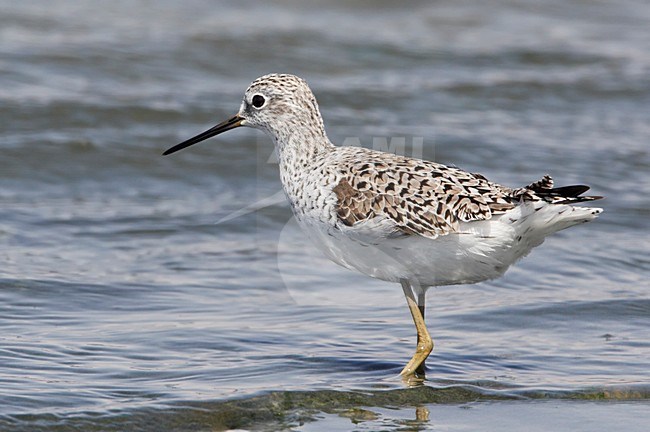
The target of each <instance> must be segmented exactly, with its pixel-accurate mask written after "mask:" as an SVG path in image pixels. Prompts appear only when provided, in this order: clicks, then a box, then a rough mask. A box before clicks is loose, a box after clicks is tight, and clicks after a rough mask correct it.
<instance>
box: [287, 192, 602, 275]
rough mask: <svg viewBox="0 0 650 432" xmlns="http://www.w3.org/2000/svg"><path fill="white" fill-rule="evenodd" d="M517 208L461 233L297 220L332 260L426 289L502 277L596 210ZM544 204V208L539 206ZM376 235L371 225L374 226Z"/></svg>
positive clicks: (463, 228)
mask: <svg viewBox="0 0 650 432" xmlns="http://www.w3.org/2000/svg"><path fill="white" fill-rule="evenodd" d="M536 205H537V206H538V207H537V208H535V206H534V205H533V204H530V205H522V206H518V207H516V208H515V209H513V210H511V211H509V212H506V213H505V214H503V215H500V216H497V217H493V218H492V219H490V220H486V221H474V222H467V223H461V226H460V231H459V232H458V233H453V234H448V235H444V236H440V237H438V238H436V239H430V238H426V237H421V236H417V235H410V236H403V237H398V238H386V237H380V236H377V237H374V238H373V237H372V236H367V235H364V233H362V234H361V235H358V234H359V231H360V230H359V229H357V228H347V227H342V228H340V227H334V226H331V225H328V224H323V223H322V222H320V221H317V220H315V219H311V218H309V217H303V218H298V222H299V224H300V226H301V228H302V229H303V231H305V232H306V233H307V235H308V236H309V237H310V238H311V240H312V241H313V242H314V244H315V245H316V246H317V247H318V248H320V249H321V250H322V251H323V252H324V253H325V254H326V255H327V256H328V257H329V258H330V259H331V260H332V261H334V262H336V263H337V264H339V265H342V266H344V267H347V268H349V269H353V270H357V271H359V272H361V273H363V274H366V275H368V276H371V277H373V278H376V279H381V280H385V281H390V282H399V281H400V279H408V280H409V281H410V282H411V283H413V284H417V285H420V286H422V287H428V286H438V285H455V284H467V283H476V282H481V281H485V280H488V279H493V278H496V277H499V276H501V275H502V274H503V273H504V272H505V271H506V270H507V269H508V267H509V266H510V265H511V264H513V263H514V262H516V261H517V260H518V259H520V258H522V257H524V256H525V255H527V254H528V253H529V252H530V251H531V249H532V248H534V247H535V246H538V245H540V244H541V243H542V242H543V241H544V237H546V236H547V235H549V234H551V233H553V232H556V231H558V230H561V229H564V228H567V227H569V226H572V225H575V224H578V223H582V222H587V221H588V220H591V219H593V217H594V212H593V210H599V209H588V208H584V207H583V208H581V207H572V206H569V205H547V204H539V203H538V204H536ZM540 206H541V207H540ZM370 230H371V231H372V227H370Z"/></svg>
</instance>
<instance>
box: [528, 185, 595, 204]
mask: <svg viewBox="0 0 650 432" xmlns="http://www.w3.org/2000/svg"><path fill="white" fill-rule="evenodd" d="M588 190H589V186H586V185H571V186H562V187H557V188H552V189H537V190H535V193H537V195H539V196H540V197H541V198H544V199H547V200H550V201H553V202H554V203H556V204H570V203H578V202H583V201H595V200H598V199H601V198H603V197H602V196H580V195H582V194H583V193H585V192H587V191H588Z"/></svg>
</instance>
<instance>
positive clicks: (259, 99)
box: [252, 95, 266, 108]
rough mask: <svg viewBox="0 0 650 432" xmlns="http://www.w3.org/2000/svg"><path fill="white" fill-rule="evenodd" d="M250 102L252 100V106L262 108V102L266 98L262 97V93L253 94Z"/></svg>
mask: <svg viewBox="0 0 650 432" xmlns="http://www.w3.org/2000/svg"><path fill="white" fill-rule="evenodd" d="M252 102H253V106H254V107H255V108H262V106H263V105H264V102H266V100H265V99H264V96H262V95H255V96H253V100H252Z"/></svg>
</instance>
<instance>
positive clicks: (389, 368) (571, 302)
mask: <svg viewBox="0 0 650 432" xmlns="http://www.w3.org/2000/svg"><path fill="white" fill-rule="evenodd" d="M648 22H650V3H648V2H647V1H643V0H638V1H634V0H630V1H625V0H624V1H620V2H584V1H578V0H562V1H556V0H550V1H546V2H539V1H536V0H535V1H533V0H530V1H527V0H525V1H513V0H504V1H497V0H490V1H484V2H456V1H438V2H414V3H411V4H409V5H404V4H401V3H397V2H388V1H379V2H369V1H353V2H347V3H342V2H341V3H337V2H333V1H331V2H326V1H321V2H300V1H298V0H295V1H281V2H277V3H275V4H271V3H267V4H261V3H256V2H252V1H240V2H225V1H208V0H203V1H200V0H190V1H183V2H175V1H158V2H151V1H128V2H127V1H115V2H92V1H72V0H55V1H50V2H32V1H21V2H16V1H4V0H3V1H0V152H1V154H0V430H15V431H35V430H56V431H72V430H156V431H157V430H179V431H180V430H221V429H227V428H253V429H265V428H266V429H292V430H349V429H355V430H378V429H382V430H398V429H399V430H426V429H429V428H431V429H434V430H476V429H482V430H503V429H504V428H513V429H516V428H518V427H519V428H521V427H523V426H527V427H528V429H527V430H572V431H575V430H581V429H582V430H598V429H600V428H602V429H601V430H624V429H625V430H647V425H648V423H649V422H650V410H649V409H648V406H649V405H650V403H649V402H650V331H649V329H650V289H649V288H650V284H649V283H648V280H649V278H650V254H649V252H650V198H649V197H650V50H649V49H648V48H649V47H650V30H649V29H650V27H648ZM269 72H290V73H294V74H297V75H300V76H302V77H304V78H305V79H307V80H308V82H309V83H310V85H311V86H312V88H313V90H314V92H315V94H316V96H317V97H318V99H319V101H320V104H321V110H322V113H323V115H324V117H325V123H326V127H327V129H328V133H329V136H330V138H332V140H333V141H334V142H336V143H339V144H342V143H345V144H357V145H359V144H360V145H363V146H366V147H375V148H391V149H393V150H394V151H399V152H403V153H405V154H407V155H415V156H422V157H424V158H427V159H435V160H437V161H439V162H443V163H449V164H455V165H458V166H460V167H462V168H464V169H467V170H470V171H472V172H480V173H482V174H484V175H486V176H487V177H489V178H491V179H493V180H495V181H498V182H501V183H503V184H506V185H510V186H519V185H523V184H526V183H528V182H530V181H533V180H536V179H537V178H539V177H541V176H542V175H543V174H546V173H548V174H551V175H553V176H554V178H555V179H556V182H557V184H575V183H585V184H589V185H591V186H592V192H593V193H594V194H597V195H604V196H606V199H605V200H604V201H601V202H599V204H600V205H601V206H602V207H603V208H604V209H605V212H604V213H603V214H602V215H601V216H600V217H599V218H598V219H597V220H596V221H594V222H592V223H590V224H587V225H581V226H578V227H574V228H572V229H570V230H566V231H563V232H560V233H558V234H557V235H555V236H553V237H552V238H549V239H548V240H547V241H546V242H545V244H543V245H542V246H540V247H539V248H537V249H536V250H534V251H533V253H532V254H531V255H530V256H528V257H527V258H525V259H524V260H522V261H521V262H520V263H518V265H516V266H515V267H513V268H512V269H511V270H510V271H509V272H508V273H507V274H506V275H505V277H503V278H501V279H499V280H496V281H491V282H485V283H481V284H477V285H474V286H455V287H443V288H436V289H432V290H430V291H429V295H428V308H427V311H428V312H427V313H428V317H427V321H428V325H429V329H430V331H431V333H432V335H433V337H434V340H435V342H436V347H435V350H434V352H433V354H432V356H431V357H430V360H429V361H428V367H429V371H428V378H429V380H428V381H427V382H426V383H425V385H424V386H421V387H417V388H411V389H409V388H406V387H405V386H404V384H403V383H402V381H401V380H400V379H399V377H398V373H399V371H400V370H401V367H402V366H403V364H404V363H405V362H406V361H407V360H408V358H409V357H410V355H411V354H412V350H413V349H414V343H415V341H414V336H415V335H414V329H413V324H412V322H411V318H410V316H409V313H408V309H407V307H406V304H405V301H404V299H403V295H402V292H401V289H400V288H399V287H398V286H393V285H391V284H387V283H383V282H380V281H374V280H370V279H368V278H366V277H364V276H361V275H358V274H355V273H352V272H350V271H348V270H345V269H342V268H339V267H337V266H335V265H334V264H332V263H330V262H329V261H328V260H327V259H326V258H324V257H323V256H322V255H321V254H320V253H319V252H318V251H317V250H315V249H314V248H313V246H311V245H310V244H309V243H308V242H307V240H306V239H305V237H304V236H303V235H302V234H301V233H300V232H299V231H298V229H297V227H296V225H295V224H294V222H293V221H292V219H291V212H290V209H289V208H288V206H287V205H286V204H285V203H284V201H283V199H282V195H279V194H278V192H279V191H280V181H279V177H278V172H277V165H276V164H275V163H274V158H273V155H272V154H273V149H272V145H271V142H270V141H269V140H268V139H267V138H266V137H265V136H263V135H262V134H261V133H259V132H256V131H253V130H238V131H234V132H231V133H229V134H227V135H224V136H221V137H219V138H218V139H214V140H211V141H209V142H206V143H202V144H200V145H197V146H195V147H192V148H191V149H188V150H185V151H183V152H181V153H178V154H175V155H173V156H169V157H162V156H161V153H162V151H164V150H165V149H167V148H168V147H170V146H171V145H174V144H176V143H177V142H180V141H181V140H183V139H185V138H188V137H190V136H193V135H194V134H196V133H198V132H201V131H203V130H205V129H207V128H208V127H211V126H212V125H214V124H216V122H218V121H221V120H224V119H226V118H228V117H229V116H231V115H232V114H234V113H235V112H236V110H237V109H238V107H239V103H240V98H241V95H242V94H243V91H244V90H245V88H246V86H247V85H248V83H249V82H250V81H251V80H252V79H254V78H256V77H257V76H259V75H262V74H265V73H269ZM391 139H392V141H391ZM391 146H392V147H391ZM578 399H580V400H582V401H578ZM506 419H507V421H506Z"/></svg>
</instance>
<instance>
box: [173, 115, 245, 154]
mask: <svg viewBox="0 0 650 432" xmlns="http://www.w3.org/2000/svg"><path fill="white" fill-rule="evenodd" d="M243 121H244V118H243V117H241V116H239V115H236V116H234V117H233V118H230V119H228V120H226V121H225V122H222V123H219V124H218V125H216V126H215V127H213V128H210V129H208V130H207V131H205V132H203V133H201V134H198V135H197V136H195V137H194V138H190V139H188V140H187V141H183V142H182V143H180V144H176V145H175V146H174V147H172V148H170V149H168V150H167V151H165V153H163V156H167V155H168V154H172V153H176V152H177V151H179V150H183V149H184V148H185V147H189V146H191V145H194V144H196V143H199V142H201V141H205V140H207V139H208V138H211V137H213V136H215V135H219V134H220V133H223V132H225V131H229V130H230V129H235V128H237V127H239V126H241V125H242V122H243Z"/></svg>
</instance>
